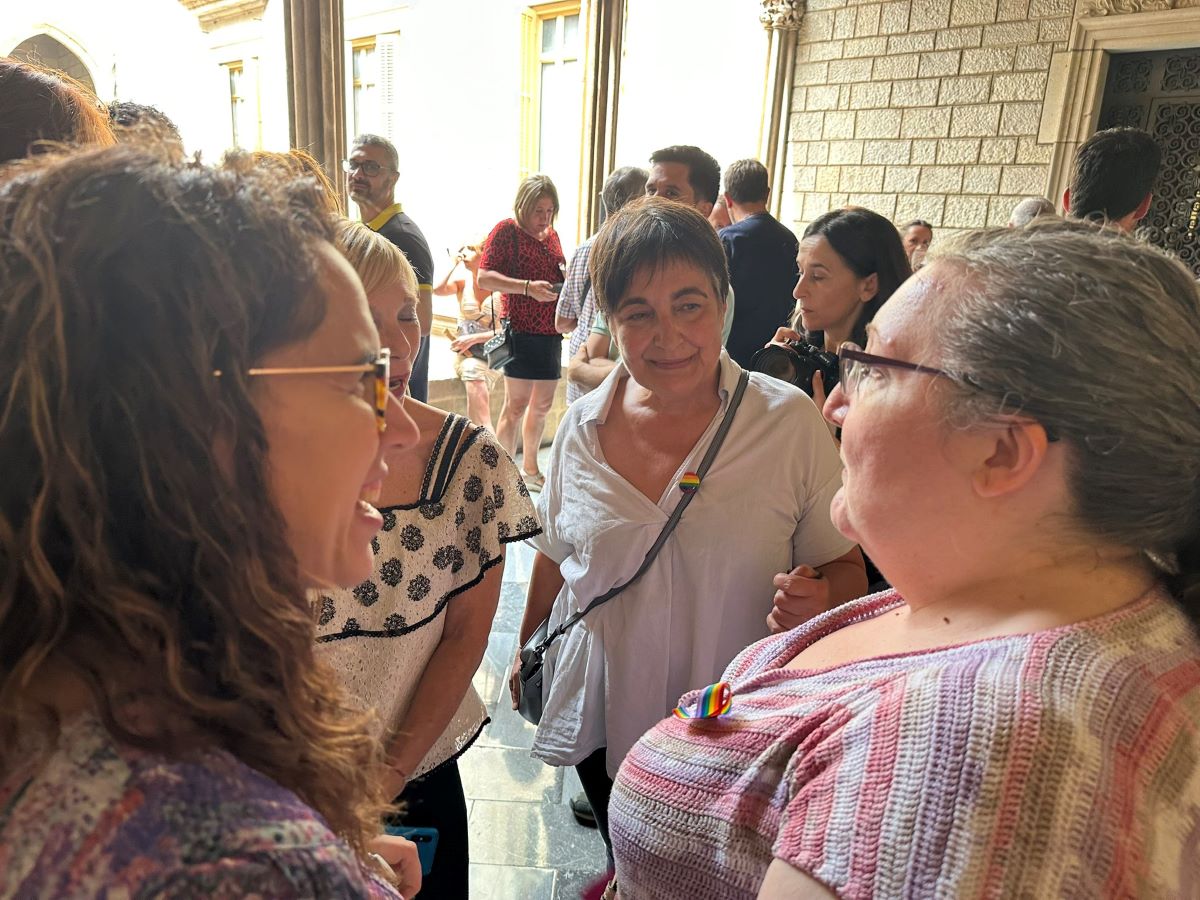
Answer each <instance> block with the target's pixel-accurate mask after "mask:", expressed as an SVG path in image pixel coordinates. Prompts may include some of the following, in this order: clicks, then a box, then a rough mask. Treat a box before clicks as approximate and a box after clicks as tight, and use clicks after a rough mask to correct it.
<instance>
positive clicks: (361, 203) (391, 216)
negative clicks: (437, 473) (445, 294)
mask: <svg viewBox="0 0 1200 900" xmlns="http://www.w3.org/2000/svg"><path fill="white" fill-rule="evenodd" d="M342 168H343V169H344V170H345V172H346V187H347V189H348V190H349V192H350V199H351V200H353V201H354V202H355V203H356V204H357V205H358V211H359V212H360V213H361V214H362V220H363V223H364V224H365V225H366V226H367V227H368V228H370V229H371V230H372V231H377V232H379V233H380V234H382V235H383V236H384V237H385V238H387V239H388V240H389V241H391V242H392V243H393V244H395V245H396V246H397V247H399V248H400V249H401V251H403V253H404V255H405V256H407V257H408V261H409V262H410V263H412V267H413V271H415V272H416V273H417V290H418V297H417V319H418V320H419V321H420V323H421V349H420V351H419V352H418V353H417V355H416V358H415V359H414V360H413V370H412V378H411V379H410V381H409V393H410V394H411V395H412V397H413V398H414V399H415V400H420V401H421V402H422V403H426V402H428V400H429V333H430V331H431V330H432V328H433V254H431V253H430V252H429V243H428V242H427V241H426V240H425V235H424V234H422V233H421V229H420V228H418V227H417V223H416V222H414V221H413V220H412V219H411V218H409V216H408V215H407V214H405V212H404V209H403V207H401V205H400V204H399V203H397V202H396V181H397V179H398V178H399V177H400V155H399V154H398V153H397V152H396V145H395V144H393V143H392V142H391V141H389V140H388V139H387V138H385V137H380V136H379V135H377V134H360V135H359V136H358V137H356V138H355V139H354V141H353V143H352V144H351V145H350V158H349V159H346V160H343V162H342Z"/></svg>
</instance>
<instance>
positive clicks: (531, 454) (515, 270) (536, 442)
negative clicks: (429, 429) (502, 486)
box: [476, 175, 566, 491]
mask: <svg viewBox="0 0 1200 900" xmlns="http://www.w3.org/2000/svg"><path fill="white" fill-rule="evenodd" d="M513 213H514V217H513V218H511V219H505V220H504V221H503V222H501V223H500V224H498V225H497V226H496V227H495V228H493V229H492V233H491V234H489V235H488V239H487V244H486V245H485V246H484V250H483V259H481V260H480V262H479V275H478V276H477V278H476V283H477V284H478V285H479V286H480V287H481V288H483V289H484V290H487V291H499V292H501V293H502V294H503V297H502V299H501V304H500V309H501V315H502V316H504V317H505V318H507V319H508V322H509V326H510V328H511V330H512V337H513V357H512V359H511V360H510V361H509V363H508V365H506V366H505V367H504V405H503V406H502V407H501V409H500V420H499V423H498V426H497V428H496V437H497V438H498V439H499V440H500V443H501V445H502V446H503V447H504V449H506V450H507V451H508V452H509V453H512V454H513V455H514V456H515V455H516V444H517V423H518V422H519V423H520V424H521V442H522V445H523V447H524V448H525V449H524V451H523V454H522V457H523V458H522V461H521V469H522V471H521V474H522V476H523V477H524V478H525V483H526V485H528V487H529V489H530V490H535V491H536V490H541V487H542V484H544V483H545V478H543V476H542V474H541V472H539V471H538V463H537V449H538V447H539V446H540V445H541V443H542V432H543V430H545V427H546V416H547V415H548V414H549V412H550V407H551V406H552V405H553V403H554V390H555V388H556V387H557V386H558V379H559V376H560V374H561V371H560V370H561V363H562V335H560V334H559V333H558V331H557V329H556V328H555V327H554V307H555V305H556V304H557V302H558V290H559V288H560V287H561V286H562V281H563V268H564V266H565V264H566V260H565V259H564V258H563V252H562V245H561V244H560V243H559V242H558V234H557V233H555V231H554V217H555V216H556V215H558V191H557V190H556V189H555V187H554V182H553V181H551V180H550V179H549V178H548V177H547V176H545V175H530V176H529V177H528V178H526V179H525V180H524V181H522V182H521V186H520V187H519V188H517V199H516V201H515V202H514V203H513Z"/></svg>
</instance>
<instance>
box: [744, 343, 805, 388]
mask: <svg viewBox="0 0 1200 900" xmlns="http://www.w3.org/2000/svg"><path fill="white" fill-rule="evenodd" d="M752 366H753V369H754V371H755V372H762V373H763V374H764V375H770V376H771V377H772V378H778V379H779V380H780V381H786V382H788V383H789V384H795V383H796V375H797V372H796V354H795V352H794V351H792V350H791V349H790V348H788V347H776V346H771V347H765V348H763V349H762V350H759V351H758V352H757V353H756V354H754V361H753V363H752Z"/></svg>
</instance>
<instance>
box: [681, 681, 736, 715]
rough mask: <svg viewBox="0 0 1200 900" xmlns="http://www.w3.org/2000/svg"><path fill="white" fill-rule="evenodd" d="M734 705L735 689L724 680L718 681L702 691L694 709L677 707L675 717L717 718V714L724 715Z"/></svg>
mask: <svg viewBox="0 0 1200 900" xmlns="http://www.w3.org/2000/svg"><path fill="white" fill-rule="evenodd" d="M732 706H733V691H731V690H730V689H729V685H728V684H726V683H725V682H724V681H718V682H717V683H716V684H710V685H709V686H708V687H706V688H705V689H704V690H702V691H701V692H700V699H699V700H697V701H696V708H695V709H694V710H688V709H684V708H683V706H677V707H675V718H677V719H715V718H716V717H717V716H723V715H725V713H727V712H729V709H730V707H732Z"/></svg>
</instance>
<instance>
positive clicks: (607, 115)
mask: <svg viewBox="0 0 1200 900" xmlns="http://www.w3.org/2000/svg"><path fill="white" fill-rule="evenodd" d="M588 35H589V36H590V38H591V41H590V44H589V47H588V58H587V74H586V87H585V95H584V96H585V97H586V98H587V100H586V103H587V106H586V109H585V111H584V126H583V127H584V141H585V143H584V148H583V178H582V182H583V186H582V191H581V192H582V194H583V196H582V197H581V198H580V199H581V201H582V202H581V203H580V205H579V217H580V223H581V224H582V225H583V226H584V227H583V228H582V229H581V234H593V233H595V231H596V229H598V228H599V227H600V222H601V219H602V217H603V206H602V204H601V203H600V189H601V188H602V187H604V179H605V178H607V177H608V173H609V172H611V171H612V170H613V169H614V168H615V167H616V164H617V163H616V160H617V102H618V98H619V95H620V88H621V44H622V41H623V39H624V36H625V0H594V2H592V3H589V4H588Z"/></svg>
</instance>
